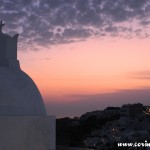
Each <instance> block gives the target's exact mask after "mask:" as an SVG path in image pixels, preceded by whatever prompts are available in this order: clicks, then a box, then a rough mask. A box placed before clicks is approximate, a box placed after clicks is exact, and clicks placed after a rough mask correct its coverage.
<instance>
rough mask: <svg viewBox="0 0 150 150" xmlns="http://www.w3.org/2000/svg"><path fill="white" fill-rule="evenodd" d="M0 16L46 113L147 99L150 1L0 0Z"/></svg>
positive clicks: (149, 92) (149, 95) (76, 111)
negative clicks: (41, 99)
mask: <svg viewBox="0 0 150 150" xmlns="http://www.w3.org/2000/svg"><path fill="white" fill-rule="evenodd" d="M0 19H2V20H3V21H4V22H5V23H6V25H5V27H4V32H6V33H9V34H10V35H13V34H15V33H19V34H20V36H19V43H18V59H19V60H20V64H21V68H22V70H24V71H25V72H26V73H27V74H28V75H29V76H30V77H31V78H32V79H33V80H34V81H35V83H36V84H37V86H38V88H39V90H40V92H41V94H42V97H43V100H44V102H45V105H46V108H47V112H48V114H49V115H55V116H56V117H65V116H70V117H74V116H80V115H81V114H83V113H85V112H87V111H93V110H100V109H104V108H105V107H107V106H121V105H122V104H126V103H135V102H140V103H143V104H145V105H149V104H150V1H149V0H42V1H40V0H13V1H12V0H0Z"/></svg>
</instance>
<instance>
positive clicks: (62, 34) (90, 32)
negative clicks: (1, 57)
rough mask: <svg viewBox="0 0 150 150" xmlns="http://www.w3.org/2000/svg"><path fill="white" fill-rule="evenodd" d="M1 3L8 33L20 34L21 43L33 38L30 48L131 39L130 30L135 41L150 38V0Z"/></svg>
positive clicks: (7, 0)
mask: <svg viewBox="0 0 150 150" xmlns="http://www.w3.org/2000/svg"><path fill="white" fill-rule="evenodd" d="M0 4H1V6H0V18H1V19H2V20H4V21H5V22H6V23H7V24H6V25H7V26H6V27H7V28H5V31H7V32H9V33H10V34H14V32H17V31H18V32H19V33H21V38H20V40H21V41H22V40H24V41H27V40H26V38H29V39H30V40H29V41H30V43H28V44H29V45H32V42H35V43H36V44H40V45H50V44H51V45H52V44H63V43H68V42H74V41H76V40H77V39H78V40H86V39H87V38H90V37H96V36H97V37H99V36H121V37H127V35H128V34H129V30H130V34H131V38H132V35H133V34H135V35H134V36H139V37H142V35H144V37H149V34H148V33H146V32H147V31H146V29H147V28H148V25H149V24H150V17H149V16H150V14H149V10H150V1H149V0H42V1H40V0H13V1H12V0H0ZM133 22H134V23H133ZM135 22H136V29H134V28H135V27H134V24H135ZM124 23H126V24H124ZM58 28H59V29H60V30H57V29H58ZM135 30H136V32H134V31H135ZM138 31H139V32H138ZM145 35H146V36H145ZM128 36H129V35H128Z"/></svg>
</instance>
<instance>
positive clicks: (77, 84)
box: [19, 39, 150, 97]
mask: <svg viewBox="0 0 150 150" xmlns="http://www.w3.org/2000/svg"><path fill="white" fill-rule="evenodd" d="M143 47H144V49H143ZM148 47H149V40H148V39H147V40H138V39H132V40H125V39H122V40H117V41H114V42H113V41H110V40H102V41H100V40H98V39H92V40H88V41H85V42H78V43H73V44H68V45H61V46H57V47H54V46H53V47H51V48H50V49H49V50H47V49H45V50H41V51H37V52H35V51H30V52H22V51H20V52H19V60H20V62H21V68H23V70H24V71H25V72H26V73H27V74H29V75H30V76H31V77H32V79H33V80H34V81H35V82H36V84H37V85H38V87H39V89H40V91H41V92H42V95H44V96H45V97H48V96H61V95H67V94H74V93H77V94H94V93H107V92H113V91H116V90H120V89H134V88H140V87H141V88H142V87H149V85H150V81H148V80H141V79H136V78H132V74H131V75H130V73H131V72H137V71H142V70H148V69H149V64H150V59H149V56H150V52H149V48H148ZM29 53H30V54H29Z"/></svg>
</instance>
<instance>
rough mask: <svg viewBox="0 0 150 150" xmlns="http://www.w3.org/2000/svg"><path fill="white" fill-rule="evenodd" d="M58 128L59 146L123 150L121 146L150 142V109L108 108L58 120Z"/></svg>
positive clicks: (128, 105) (140, 105) (140, 106)
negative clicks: (125, 143)
mask: <svg viewBox="0 0 150 150" xmlns="http://www.w3.org/2000/svg"><path fill="white" fill-rule="evenodd" d="M56 128H57V145H60V146H68V147H82V148H92V149H100V150H105V149H106V150H107V149H108V150H109V149H110V150H112V149H119V147H118V145H117V144H118V143H121V142H129V143H131V142H132V143H134V142H145V141H150V107H149V106H143V104H141V103H136V104H124V105H122V106H121V107H107V108H105V109H104V110H96V111H92V112H87V113H85V114H83V115H82V116H81V117H75V118H73V119H72V118H68V117H66V118H61V119H57V127H56ZM124 149H125V148H124ZM126 149H129V147H126ZM131 149H132V148H131Z"/></svg>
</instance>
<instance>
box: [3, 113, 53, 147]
mask: <svg viewBox="0 0 150 150" xmlns="http://www.w3.org/2000/svg"><path fill="white" fill-rule="evenodd" d="M55 127H56V125H55V118H54V117H52V116H50V117H48V116H43V117H41V116H0V150H55V148H56V147H55V146H56V141H55V140H56V137H55V135H56V134H55V130H56V129H55Z"/></svg>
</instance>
